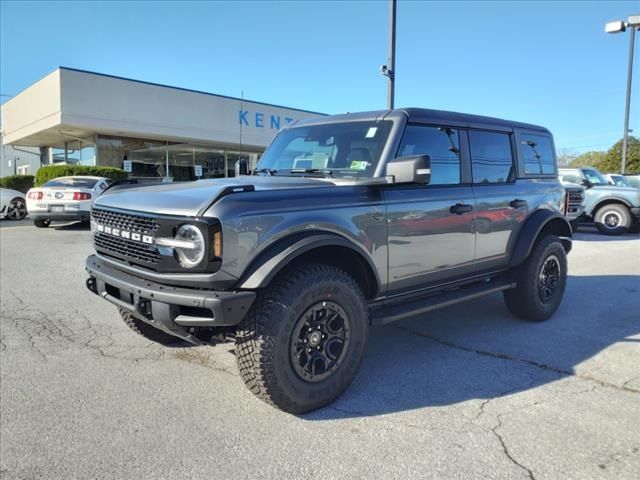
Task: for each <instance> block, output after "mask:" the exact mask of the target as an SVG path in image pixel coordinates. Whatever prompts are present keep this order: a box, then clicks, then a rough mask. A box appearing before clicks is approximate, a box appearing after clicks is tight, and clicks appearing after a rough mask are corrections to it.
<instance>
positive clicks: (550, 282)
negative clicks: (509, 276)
mask: <svg viewBox="0 0 640 480" xmlns="http://www.w3.org/2000/svg"><path fill="white" fill-rule="evenodd" d="M513 278H514V280H515V281H516V284H517V286H516V288H514V289H511V290H507V291H505V292H504V301H505V304H506V305H507V309H508V310H509V312H511V314H513V315H515V316H516V317H518V318H522V319H524V320H529V321H532V322H542V321H544V320H547V319H549V318H550V317H551V315H553V314H554V312H555V311H556V310H557V309H558V307H559V306H560V302H561V301H562V297H563V295H564V289H565V287H566V284H567V254H566V252H565V251H564V247H563V246H562V242H561V241H560V239H559V238H558V237H556V236H555V235H548V236H545V237H543V238H542V239H540V240H539V241H538V242H536V245H535V246H534V247H533V249H532V251H531V254H530V255H529V258H527V260H526V261H525V262H524V263H523V264H522V265H520V266H519V267H517V268H515V269H514V270H513Z"/></svg>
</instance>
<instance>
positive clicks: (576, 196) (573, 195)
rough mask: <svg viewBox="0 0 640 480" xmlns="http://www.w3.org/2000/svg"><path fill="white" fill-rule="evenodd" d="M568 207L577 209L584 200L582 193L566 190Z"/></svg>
mask: <svg viewBox="0 0 640 480" xmlns="http://www.w3.org/2000/svg"><path fill="white" fill-rule="evenodd" d="M567 195H568V201H567V203H568V205H569V207H579V206H580V205H582V201H583V200H584V193H583V191H582V190H567Z"/></svg>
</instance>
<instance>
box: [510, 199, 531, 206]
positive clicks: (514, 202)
mask: <svg viewBox="0 0 640 480" xmlns="http://www.w3.org/2000/svg"><path fill="white" fill-rule="evenodd" d="M509 205H510V206H512V207H513V208H520V207H526V206H527V201H526V200H520V199H517V198H516V199H515V200H511V201H510V202H509Z"/></svg>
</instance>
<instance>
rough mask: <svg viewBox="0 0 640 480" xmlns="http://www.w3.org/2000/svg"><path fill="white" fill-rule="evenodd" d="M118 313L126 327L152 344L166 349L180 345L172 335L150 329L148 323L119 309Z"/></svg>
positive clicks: (178, 340) (180, 341)
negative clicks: (157, 344)
mask: <svg viewBox="0 0 640 480" xmlns="http://www.w3.org/2000/svg"><path fill="white" fill-rule="evenodd" d="M118 312H119V313H120V318H122V321H123V322H124V323H125V325H126V326H127V327H129V328H130V329H131V330H133V331H134V332H136V333H137V334H138V335H142V336H143V337H144V338H146V339H147V340H151V341H152V342H155V343H159V344H160V345H164V346H166V347H170V346H173V345H177V344H179V343H182V340H181V339H180V338H178V337H174V336H173V335H169V334H168V333H165V332H163V331H162V330H158V329H157V328H155V327H152V326H151V325H149V324H148V323H145V322H143V321H142V320H140V319H139V318H136V317H134V316H133V315H131V313H129V312H127V311H126V310H123V309H121V308H119V309H118Z"/></svg>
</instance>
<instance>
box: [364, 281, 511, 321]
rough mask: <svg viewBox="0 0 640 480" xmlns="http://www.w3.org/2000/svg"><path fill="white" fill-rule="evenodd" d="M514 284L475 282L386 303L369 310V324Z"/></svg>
mask: <svg viewBox="0 0 640 480" xmlns="http://www.w3.org/2000/svg"><path fill="white" fill-rule="evenodd" d="M515 286H516V284H515V282H512V281H509V280H498V281H492V282H484V283H481V284H480V285H478V284H477V283H475V284H472V285H469V286H465V287H460V288H457V289H455V290H452V291H449V292H446V293H441V294H434V295H430V296H428V297H423V298H420V299H418V300H414V301H412V302H409V303H402V304H396V305H388V306H386V307H380V308H376V309H372V310H371V311H370V318H371V324H372V325H385V324H387V323H391V322H396V321H398V320H404V319H405V318H409V317H415V316H417V315H422V314H423V313H427V312H431V311H433V310H437V309H439V308H444V307H448V306H450V305H455V304H456V303H461V302H466V301H467V300H473V299H474V298H479V297H483V296H485V295H490V294H492V293H498V292H502V291H504V290H509V289H511V288H514V287H515Z"/></svg>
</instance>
